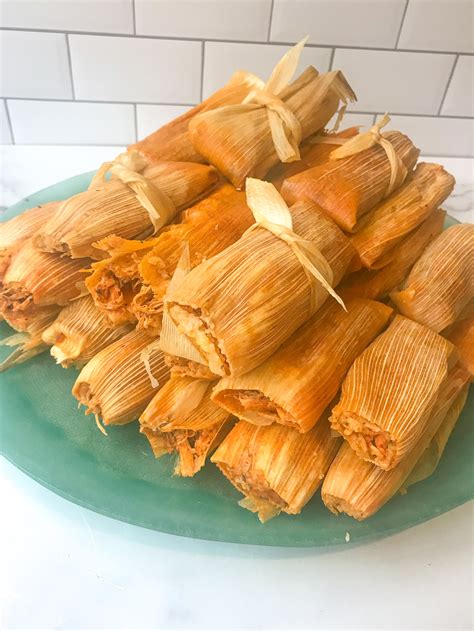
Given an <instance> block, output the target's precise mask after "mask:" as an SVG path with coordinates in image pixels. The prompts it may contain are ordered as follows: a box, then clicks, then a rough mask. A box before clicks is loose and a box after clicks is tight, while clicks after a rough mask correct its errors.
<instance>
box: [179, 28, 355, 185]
mask: <svg viewBox="0 0 474 631" xmlns="http://www.w3.org/2000/svg"><path fill="white" fill-rule="evenodd" d="M303 45H304V41H303V42H300V43H299V44H297V45H296V46H295V47H293V48H292V49H291V50H290V51H288V52H287V53H286V54H285V55H284V57H283V58H282V59H281V60H280V62H279V63H278V64H277V66H276V67H275V69H274V70H273V73H272V75H271V77H270V79H269V81H268V82H267V84H266V85H265V86H262V87H261V88H257V89H256V90H253V91H252V92H251V93H250V94H249V96H248V97H247V98H246V99H245V101H244V102H243V103H242V104H240V105H229V106H226V107H221V108H219V109H215V110H212V111H210V112H206V113H203V114H199V115H198V116H196V117H195V118H193V120H192V121H191V122H190V124H189V135H190V138H191V141H192V143H193V145H194V147H195V149H196V150H197V151H198V153H200V154H201V155H203V156H204V157H205V158H206V159H207V160H208V161H209V162H210V163H211V164H214V165H215V166H216V167H217V168H218V169H219V170H220V171H221V172H222V173H224V175H225V176H226V177H227V178H228V179H229V180H230V181H231V182H232V184H234V186H235V187H236V188H242V187H243V186H244V184H245V179H246V178H247V177H249V176H250V177H256V178H261V177H264V176H265V174H266V173H267V172H268V171H269V170H270V168H271V167H272V166H274V165H275V164H277V163H278V161H279V160H281V161H282V162H292V161H295V160H299V159H300V153H299V145H300V143H301V140H303V139H305V138H307V137H308V136H311V135H312V134H315V133H316V132H317V131H319V130H322V129H323V128H324V126H325V125H326V123H327V122H328V121H329V120H330V118H331V117H332V115H333V114H334V113H335V112H336V111H337V109H338V107H339V104H340V102H341V101H342V102H343V103H347V101H354V100H356V96H355V94H354V92H353V91H352V89H351V87H350V86H349V84H348V83H347V81H346V79H345V77H344V75H343V74H342V73H341V72H340V71H334V72H328V73H326V74H323V75H319V73H318V72H317V70H315V69H314V68H313V67H312V66H310V67H308V68H307V69H306V70H305V72H303V74H302V75H300V77H299V78H298V79H297V80H296V81H294V82H293V83H291V84H290V85H288V84H289V81H290V80H291V77H292V76H293V74H294V72H295V70H296V66H297V64H298V59H299V55H300V53H301V50H302V48H303Z"/></svg>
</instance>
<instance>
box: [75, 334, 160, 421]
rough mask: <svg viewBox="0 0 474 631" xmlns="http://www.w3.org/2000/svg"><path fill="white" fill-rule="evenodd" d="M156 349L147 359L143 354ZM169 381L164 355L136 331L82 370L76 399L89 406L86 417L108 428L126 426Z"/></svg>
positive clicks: (100, 354)
mask: <svg viewBox="0 0 474 631" xmlns="http://www.w3.org/2000/svg"><path fill="white" fill-rule="evenodd" d="M150 344H151V345H153V348H152V352H150V353H149V355H148V357H147V361H148V370H147V367H146V366H145V363H144V361H143V351H144V350H145V349H146V348H147V347H148V346H150ZM148 371H149V372H151V374H152V376H153V378H154V380H156V381H155V384H156V383H158V385H156V387H161V386H163V385H164V384H165V383H166V381H167V380H168V379H169V370H168V368H167V367H166V365H165V363H164V358H163V353H162V352H161V351H160V350H159V349H158V348H156V344H154V342H151V343H150V338H149V336H148V335H146V334H144V333H142V332H141V331H132V332H131V333H128V334H127V335H125V336H124V337H122V338H121V339H119V340H117V341H115V342H113V343H112V344H110V345H109V346H107V347H106V348H105V349H103V350H102V351H100V352H99V353H97V355H95V356H94V357H93V358H92V359H91V360H90V361H89V362H88V363H87V364H86V365H85V366H84V368H83V369H82V370H81V372H80V374H79V376H78V378H77V380H76V382H75V384H74V387H73V389H72V394H73V396H75V397H76V399H77V400H78V401H79V403H81V404H83V405H85V406H86V408H87V410H86V414H91V413H92V414H94V416H95V417H96V419H98V418H102V420H103V423H104V425H123V424H124V423H130V422H131V421H133V420H134V419H136V418H138V417H139V416H140V414H141V413H142V412H143V410H144V409H145V407H146V406H147V404H148V403H149V401H150V400H151V399H152V397H153V395H154V394H155V392H156V388H155V387H154V386H153V385H152V383H151V380H150V378H149V374H148Z"/></svg>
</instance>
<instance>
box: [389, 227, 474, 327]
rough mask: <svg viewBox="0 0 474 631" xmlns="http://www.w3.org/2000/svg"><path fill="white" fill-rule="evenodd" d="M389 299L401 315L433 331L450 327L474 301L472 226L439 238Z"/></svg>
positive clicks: (450, 231)
mask: <svg viewBox="0 0 474 631" xmlns="http://www.w3.org/2000/svg"><path fill="white" fill-rule="evenodd" d="M390 297H391V298H392V300H393V302H394V303H395V305H396V306H397V308H398V309H399V310H400V311H401V312H402V313H403V314H404V315H406V316H407V317H408V318H412V319H413V320H416V321H417V322H419V323H421V324H424V325H425V326H428V327H430V328H431V329H433V331H437V332H439V331H442V330H443V329H445V328H446V327H448V326H450V325H451V324H453V323H454V322H455V321H456V320H457V319H458V318H459V316H460V314H461V312H462V310H463V309H464V308H465V307H466V306H467V305H468V304H469V303H470V302H471V300H473V299H474V225H472V224H460V225H458V226H452V227H451V228H448V229H447V230H445V231H444V232H443V233H442V234H440V236H439V237H438V238H437V239H436V240H435V241H433V243H431V244H430V245H429V246H428V247H427V248H426V250H425V251H424V253H423V255H422V256H421V257H420V259H419V260H418V261H417V262H416V264H415V265H414V266H413V269H412V270H411V272H410V274H409V276H408V278H407V279H406V281H405V283H404V286H403V288H402V289H401V290H400V291H394V292H392V293H391V294H390Z"/></svg>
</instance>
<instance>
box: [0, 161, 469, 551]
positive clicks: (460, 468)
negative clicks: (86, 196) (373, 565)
mask: <svg viewBox="0 0 474 631" xmlns="http://www.w3.org/2000/svg"><path fill="white" fill-rule="evenodd" d="M91 175H92V174H91V173H88V174H83V175H79V176H77V177H74V178H71V179H69V180H65V181H64V182H60V183H59V184H55V185H54V186H51V187H49V188H47V189H44V190H43V191H40V192H38V193H35V194H34V195H31V196H30V197H28V198H26V199H25V200H23V201H22V202H20V203H19V204H16V205H15V206H13V207H12V208H11V209H10V210H9V211H8V212H7V213H6V214H5V216H4V217H2V219H3V218H9V217H12V216H14V215H16V214H18V213H20V212H22V211H23V210H25V209H26V208H30V207H32V206H36V205H38V204H40V203H44V202H47V201H50V200H55V199H64V198H66V197H69V196H71V195H73V194H74V193H77V192H80V191H82V190H84V189H85V188H86V187H87V185H88V183H89V181H90V177H91ZM1 327H3V328H2V330H1V331H0V333H3V334H6V333H7V330H8V327H7V326H6V325H5V324H4V323H2V324H1ZM2 337H3V335H2ZM75 376H76V372H75V371H74V370H64V369H63V368H60V367H58V366H56V365H54V364H53V361H52V359H51V358H50V357H49V356H48V355H47V354H43V355H41V356H39V357H37V358H35V359H34V360H32V361H30V362H29V363H26V364H23V365H21V366H18V367H16V368H14V369H12V370H10V371H8V372H6V373H4V374H2V375H0V402H1V407H0V410H1V412H0V415H1V435H0V438H1V441H0V442H1V451H2V453H3V454H4V456H5V457H6V458H7V459H8V460H10V461H11V462H13V463H14V464H15V465H16V466H17V467H18V468H20V469H21V470H23V471H24V472H25V473H26V474H27V475H29V476H30V477H32V478H33V479H35V480H37V481H38V482H39V483H40V484H42V485H44V486H46V487H47V488H49V489H51V490H52V491H54V492H55V493H58V494H59V495H61V496H63V497H65V498H66V499H68V500H71V501H72V502H75V503H76V504H79V505H81V506H85V507H86V508H89V509H91V510H94V511H97V512H98V513H102V514H104V515H107V516H109V517H113V518H115V519H120V520H122V521H125V522H129V523H132V524H137V525H139V526H144V527H146V528H151V529H154V530H159V531H162V532H168V533H172V534H175V535H182V536H186V537H196V538H200V539H210V540H217V541H228V542H236V543H251V544H258V545H276V546H298V547H304V546H334V545H338V544H343V545H353V544H357V543H362V542H366V541H370V540H373V539H376V538H379V537H382V536H385V535H389V534H392V533H395V532H398V531H400V530H404V529H405V528H408V527H410V526H413V525H415V524H419V523H421V522H424V521H426V520H428V519H431V518H432V517H435V516H437V515H440V514H442V513H445V512H446V511H449V510H451V509H453V508H455V507H456V506H459V505H461V504H463V503H465V502H466V501H468V500H469V499H470V498H471V497H472V495H473V492H472V491H473V484H472V455H473V454H472V444H473V440H472V439H473V436H472V414H473V407H474V405H473V403H474V402H473V397H472V393H471V395H470V397H469V400H468V403H467V405H466V407H465V409H464V412H463V414H462V417H461V419H460V421H459V423H458V425H457V427H456V429H455V431H454V433H453V435H452V437H451V440H450V441H449V443H448V446H447V448H446V452H445V455H444V456H443V459H442V461H441V463H440V466H439V467H438V470H437V471H436V473H435V474H434V475H433V476H432V477H431V478H429V479H428V480H426V481H425V482H422V483H420V484H417V485H415V486H414V487H411V488H410V490H409V492H408V493H407V494H406V495H404V496H397V497H395V498H394V499H393V500H392V501H391V502H389V503H388V504H387V505H386V506H385V507H384V508H383V509H382V510H381V511H379V512H378V513H377V514H376V515H375V516H374V517H372V518H370V519H368V520H366V521H365V522H362V523H358V522H356V521H354V520H352V519H351V518H349V517H345V516H339V517H336V516H334V515H332V514H331V513H329V512H328V511H327V510H326V509H325V508H324V506H323V504H322V502H321V500H320V498H319V496H318V495H316V496H315V497H314V498H313V500H312V501H311V502H310V503H309V504H308V505H307V506H306V507H305V509H304V510H303V512H302V514H301V515H299V516H296V517H290V516H288V515H280V516H279V517H277V518H276V519H273V520H272V521H270V522H269V523H267V524H265V525H262V524H260V523H259V522H258V520H257V518H256V517H255V515H253V514H251V513H250V512H248V511H246V510H243V509H241V508H239V507H238V506H237V501H238V499H239V498H240V495H239V494H238V493H237V492H236V491H235V490H234V489H233V488H232V487H231V486H230V484H229V483H228V482H227V481H226V480H225V479H224V478H223V477H222V476H221V475H220V474H219V472H218V471H217V469H216V468H215V467H214V466H213V465H211V464H209V465H208V466H207V467H206V468H205V470H204V471H202V472H201V473H200V474H199V475H197V476H196V477H195V478H194V479H186V478H184V479H180V478H176V477H173V476H172V464H173V463H172V460H171V459H170V458H166V457H165V458H162V459H161V460H155V459H154V457H153V456H152V454H151V451H150V448H149V446H148V443H147V441H146V439H145V438H144V436H142V435H140V434H139V433H138V428H137V424H136V423H131V424H130V425H127V426H125V427H116V428H114V427H111V428H108V434H109V435H108V437H107V438H106V437H104V436H102V434H100V433H99V432H98V430H97V428H96V426H95V424H94V421H93V419H92V420H91V418H90V417H85V416H84V414H83V413H82V412H81V411H79V410H77V405H76V401H75V399H73V398H72V396H71V394H70V391H71V387H72V384H73V382H74V379H75ZM346 532H349V533H350V544H347V543H346V542H345V536H346Z"/></svg>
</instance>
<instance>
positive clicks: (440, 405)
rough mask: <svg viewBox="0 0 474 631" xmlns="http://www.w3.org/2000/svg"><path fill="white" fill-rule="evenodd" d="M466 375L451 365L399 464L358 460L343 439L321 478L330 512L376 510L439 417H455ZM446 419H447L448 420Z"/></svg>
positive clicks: (436, 427)
mask: <svg viewBox="0 0 474 631" xmlns="http://www.w3.org/2000/svg"><path fill="white" fill-rule="evenodd" d="M467 382H468V375H467V373H466V372H465V371H463V370H462V369H459V368H454V369H453V370H452V372H451V373H450V374H449V376H448V378H447V379H446V380H445V381H444V382H443V384H442V385H441V388H440V390H439V392H438V396H437V399H436V402H435V405H434V407H433V408H432V409H431V410H430V411H429V413H428V414H427V417H428V422H427V424H426V425H425V428H424V430H423V432H422V434H421V435H420V436H419V437H418V439H417V441H416V442H415V444H414V446H413V449H412V450H411V452H410V453H409V454H408V456H407V457H406V458H404V459H403V460H402V461H401V462H400V464H398V465H397V466H396V467H395V468H394V469H390V471H384V470H383V469H380V468H379V467H377V466H375V465H374V464H372V463H370V462H367V461H365V460H362V459H361V458H359V457H358V456H357V455H356V453H355V452H354V451H353V450H352V449H351V447H350V445H348V444H347V443H346V442H344V443H343V445H342V447H341V448H340V450H339V451H338V453H337V456H336V457H335V459H334V461H333V463H332V465H331V466H330V468H329V471H328V472H327V474H326V478H325V480H324V482H323V486H322V489H321V495H322V498H323V502H324V503H325V504H326V506H327V507H328V508H329V510H331V511H332V512H333V513H347V514H348V515H350V516H351V517H354V518H355V519H358V520H362V519H367V517H370V516H371V515H373V514H374V513H376V512H377V511H378V510H379V509H380V508H381V507H382V506H383V505H384V504H385V503H386V502H388V500H389V499H390V498H391V497H393V496H394V495H395V493H396V492H397V491H398V490H399V489H400V488H401V487H402V485H403V483H404V482H405V480H406V479H407V477H408V476H409V474H410V472H411V471H412V470H413V469H414V467H415V466H416V463H417V462H418V461H419V459H420V457H422V455H423V453H424V451H425V449H426V448H427V447H428V446H429V445H430V443H431V441H432V439H433V437H434V436H435V435H436V433H437V431H438V430H439V428H440V426H441V424H442V423H443V420H446V422H448V423H449V424H451V423H452V422H453V420H454V419H455V418H457V417H458V416H459V414H460V412H461V410H462V407H463V405H464V403H465V400H466V396H467V389H468V383H467ZM448 419H449V420H448Z"/></svg>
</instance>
